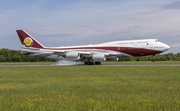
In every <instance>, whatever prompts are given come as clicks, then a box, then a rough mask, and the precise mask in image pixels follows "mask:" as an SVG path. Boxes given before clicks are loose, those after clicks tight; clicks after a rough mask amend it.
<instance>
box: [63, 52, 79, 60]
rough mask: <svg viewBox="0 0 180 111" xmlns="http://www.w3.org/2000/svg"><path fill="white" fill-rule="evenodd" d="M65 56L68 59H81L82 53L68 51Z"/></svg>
mask: <svg viewBox="0 0 180 111" xmlns="http://www.w3.org/2000/svg"><path fill="white" fill-rule="evenodd" d="M65 57H66V59H67V60H79V59H80V54H79V53H78V52H68V53H66V56H65Z"/></svg>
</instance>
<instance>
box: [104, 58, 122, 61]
mask: <svg viewBox="0 0 180 111" xmlns="http://www.w3.org/2000/svg"><path fill="white" fill-rule="evenodd" d="M106 60H107V61H118V60H119V58H117V57H108V58H106Z"/></svg>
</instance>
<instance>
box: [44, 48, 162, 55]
mask: <svg viewBox="0 0 180 111" xmlns="http://www.w3.org/2000/svg"><path fill="white" fill-rule="evenodd" d="M43 49H47V50H78V49H97V50H98V49H99V50H110V51H117V52H122V53H126V54H129V55H132V56H135V57H136V56H147V55H155V54H159V53H162V51H157V50H151V49H144V48H133V47H76V48H43Z"/></svg>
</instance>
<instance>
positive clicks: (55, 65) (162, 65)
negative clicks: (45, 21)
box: [0, 64, 180, 67]
mask: <svg viewBox="0 0 180 111" xmlns="http://www.w3.org/2000/svg"><path fill="white" fill-rule="evenodd" d="M1 66H21V67H30V66H31V67H33V66H34V67H36V66H38V67H39V66H51V67H53V66H98V67H99V66H180V64H102V65H84V64H73V65H56V64H51V65H0V67H1Z"/></svg>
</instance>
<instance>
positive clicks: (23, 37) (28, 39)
mask: <svg viewBox="0 0 180 111" xmlns="http://www.w3.org/2000/svg"><path fill="white" fill-rule="evenodd" d="M16 32H17V34H18V36H19V39H20V41H21V43H22V45H24V46H26V47H33V48H44V46H43V45H42V44H41V43H39V42H38V41H37V40H36V39H34V38H33V37H32V36H30V35H29V34H28V33H27V32H25V31H24V30H16Z"/></svg>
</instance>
